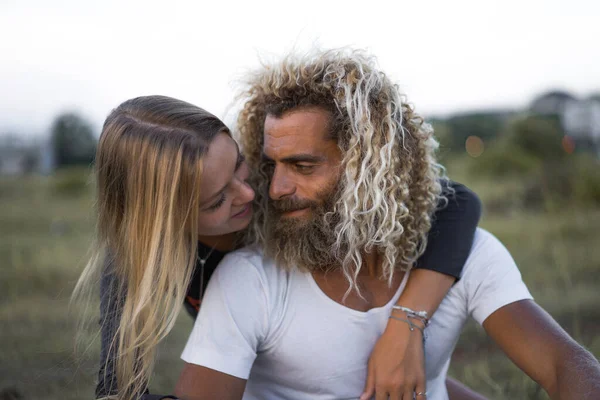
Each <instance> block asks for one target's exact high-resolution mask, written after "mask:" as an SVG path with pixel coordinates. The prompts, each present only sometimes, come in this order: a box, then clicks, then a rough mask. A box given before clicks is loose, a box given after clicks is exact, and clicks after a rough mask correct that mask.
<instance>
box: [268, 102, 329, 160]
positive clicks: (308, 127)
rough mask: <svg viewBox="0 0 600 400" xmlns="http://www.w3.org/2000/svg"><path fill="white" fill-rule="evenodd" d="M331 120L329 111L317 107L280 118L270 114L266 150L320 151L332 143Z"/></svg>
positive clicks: (292, 111)
mask: <svg viewBox="0 0 600 400" xmlns="http://www.w3.org/2000/svg"><path fill="white" fill-rule="evenodd" d="M330 118H331V116H330V114H329V112H328V111H326V110H323V109H321V108H315V107H311V108H302V109H297V110H291V111H287V112H286V113H284V114H282V115H281V116H279V117H278V116H275V115H271V114H269V115H267V117H266V119H265V129H264V147H265V150H266V149H267V148H272V147H274V148H272V149H270V150H278V149H280V150H282V147H285V148H289V149H287V150H291V149H292V148H303V149H305V150H306V149H311V150H312V151H319V150H320V149H321V147H322V146H323V145H324V144H325V143H324V142H329V141H330V140H329V122H330Z"/></svg>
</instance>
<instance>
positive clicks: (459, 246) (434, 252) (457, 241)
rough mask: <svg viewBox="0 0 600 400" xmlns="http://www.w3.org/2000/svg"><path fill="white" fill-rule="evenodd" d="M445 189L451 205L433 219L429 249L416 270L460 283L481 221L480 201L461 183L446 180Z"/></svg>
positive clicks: (446, 206)
mask: <svg viewBox="0 0 600 400" xmlns="http://www.w3.org/2000/svg"><path fill="white" fill-rule="evenodd" d="M442 186H443V187H444V191H446V192H449V193H448V195H447V198H448V202H447V204H446V205H445V206H443V207H441V208H439V209H438V210H437V211H436V213H435V215H434V218H433V223H432V225H431V230H430V231H429V234H428V236H427V248H426V249H425V252H424V253H423V255H422V256H421V257H420V258H419V259H418V260H417V264H416V268H423V269H429V270H432V271H437V272H441V273H443V274H446V275H450V276H453V277H455V278H456V279H460V276H461V273H462V270H463V267H464V265H465V262H466V260H467V258H468V257H469V253H470V251H471V246H472V244H473V237H474V236H475V230H476V229H477V224H478V223H479V219H480V218H481V201H480V200H479V197H477V195H476V194H475V193H473V192H472V191H471V190H469V188H467V187H466V186H464V185H461V184H460V183H456V182H452V181H446V180H444V181H442ZM448 187H449V188H450V190H449V191H448Z"/></svg>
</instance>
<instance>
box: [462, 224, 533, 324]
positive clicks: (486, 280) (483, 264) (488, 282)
mask: <svg viewBox="0 0 600 400" xmlns="http://www.w3.org/2000/svg"><path fill="white" fill-rule="evenodd" d="M461 284H462V285H464V290H465V291H466V298H467V307H468V312H469V314H470V315H471V316H472V317H473V318H474V319H475V320H476V321H477V322H478V323H479V324H483V322H484V321H485V320H486V319H487V317H489V316H490V315H491V314H492V313H493V312H495V311H496V310H498V309H500V308H502V307H504V306H506V305H508V304H511V303H514V302H516V301H520V300H526V299H532V298H533V297H532V296H531V294H530V293H529V290H528V289H527V286H526V285H525V283H524V282H523V279H522V278H521V272H520V271H519V269H518V268H517V265H516V264H515V261H514V260H513V258H512V256H511V255H510V253H509V252H508V250H507V249H506V247H504V245H503V244H502V243H501V242H500V241H499V240H498V239H496V237H495V236H493V235H492V234H491V233H488V232H486V231H483V230H478V232H477V234H476V240H475V245H474V248H473V251H472V253H471V256H469V259H468V260H467V264H466V265H465V270H464V274H463V277H462V280H461Z"/></svg>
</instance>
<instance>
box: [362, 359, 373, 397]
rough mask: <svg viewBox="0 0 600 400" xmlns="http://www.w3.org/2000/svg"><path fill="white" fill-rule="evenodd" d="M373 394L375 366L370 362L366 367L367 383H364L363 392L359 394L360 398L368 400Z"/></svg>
mask: <svg viewBox="0 0 600 400" xmlns="http://www.w3.org/2000/svg"><path fill="white" fill-rule="evenodd" d="M374 394H375V368H373V365H372V364H371V362H369V365H368V367H367V383H366V384H365V389H364V390H363V394H362V395H361V396H360V400H370V399H371V398H372V397H373V395H374Z"/></svg>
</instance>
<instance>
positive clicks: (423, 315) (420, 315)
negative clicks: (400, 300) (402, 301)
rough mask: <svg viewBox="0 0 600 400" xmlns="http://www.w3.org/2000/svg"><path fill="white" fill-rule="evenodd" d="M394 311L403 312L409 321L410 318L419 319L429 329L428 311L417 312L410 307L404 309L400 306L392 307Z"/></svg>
mask: <svg viewBox="0 0 600 400" xmlns="http://www.w3.org/2000/svg"><path fill="white" fill-rule="evenodd" d="M392 310H398V311H402V312H403V313H405V314H406V317H407V318H409V319H410V318H415V319H418V320H419V321H421V322H422V323H423V325H424V326H425V327H427V325H429V316H428V314H427V311H415V310H412V309H410V308H408V307H402V306H398V305H394V306H392Z"/></svg>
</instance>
